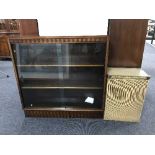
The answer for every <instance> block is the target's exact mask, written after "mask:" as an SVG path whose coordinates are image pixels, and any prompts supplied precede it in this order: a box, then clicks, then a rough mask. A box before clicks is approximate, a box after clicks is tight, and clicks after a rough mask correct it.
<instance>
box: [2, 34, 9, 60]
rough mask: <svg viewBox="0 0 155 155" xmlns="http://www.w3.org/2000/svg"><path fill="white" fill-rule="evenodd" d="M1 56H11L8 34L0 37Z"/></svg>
mask: <svg viewBox="0 0 155 155" xmlns="http://www.w3.org/2000/svg"><path fill="white" fill-rule="evenodd" d="M0 57H2V58H8V57H10V51H9V47H8V42H7V36H1V37H0Z"/></svg>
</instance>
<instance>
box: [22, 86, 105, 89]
mask: <svg viewBox="0 0 155 155" xmlns="http://www.w3.org/2000/svg"><path fill="white" fill-rule="evenodd" d="M22 89H103V88H102V87H24V86H23V87H22Z"/></svg>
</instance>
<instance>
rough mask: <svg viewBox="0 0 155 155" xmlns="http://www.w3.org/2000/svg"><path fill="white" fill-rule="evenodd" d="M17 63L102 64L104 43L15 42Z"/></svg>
mask: <svg viewBox="0 0 155 155" xmlns="http://www.w3.org/2000/svg"><path fill="white" fill-rule="evenodd" d="M16 53H17V58H18V59H17V64H18V65H96V64H97V65H103V64H104V54H105V44H103V43H83V44H82V43H81V44H80V43H77V44H75V43H74V44H30V45H29V44H16Z"/></svg>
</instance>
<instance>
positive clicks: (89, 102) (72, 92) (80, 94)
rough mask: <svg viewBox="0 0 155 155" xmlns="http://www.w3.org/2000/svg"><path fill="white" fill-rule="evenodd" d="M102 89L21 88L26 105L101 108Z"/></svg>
mask: <svg viewBox="0 0 155 155" xmlns="http://www.w3.org/2000/svg"><path fill="white" fill-rule="evenodd" d="M102 96H103V90H93V89H92V90H90V89H77V90H76V89H23V97H24V101H25V105H26V107H65V106H68V107H76V108H101V107H102V103H103V99H102Z"/></svg>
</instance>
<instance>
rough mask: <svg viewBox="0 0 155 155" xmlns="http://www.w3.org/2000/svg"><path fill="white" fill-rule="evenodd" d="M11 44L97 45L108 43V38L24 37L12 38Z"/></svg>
mask: <svg viewBox="0 0 155 155" xmlns="http://www.w3.org/2000/svg"><path fill="white" fill-rule="evenodd" d="M10 42H11V43H26V44H32V43H33V44H40V43H46V44H51V43H52V44H55V43H96V42H107V36H74V37H73V36H70V37H63V36H62V37H61V36H60V37H23V38H10Z"/></svg>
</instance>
